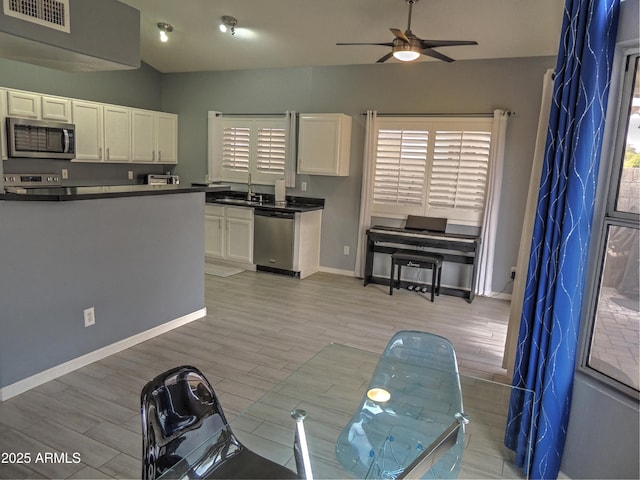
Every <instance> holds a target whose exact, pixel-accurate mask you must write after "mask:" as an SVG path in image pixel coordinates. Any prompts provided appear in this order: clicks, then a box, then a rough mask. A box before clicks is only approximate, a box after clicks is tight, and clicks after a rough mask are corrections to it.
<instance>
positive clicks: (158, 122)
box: [131, 110, 178, 163]
mask: <svg viewBox="0 0 640 480" xmlns="http://www.w3.org/2000/svg"><path fill="white" fill-rule="evenodd" d="M131 122H132V130H131V131H132V155H133V161H134V162H144V163H146V162H149V163H178V116H177V115H175V114H172V113H162V112H152V111H149V110H133V111H132V121H131Z"/></svg>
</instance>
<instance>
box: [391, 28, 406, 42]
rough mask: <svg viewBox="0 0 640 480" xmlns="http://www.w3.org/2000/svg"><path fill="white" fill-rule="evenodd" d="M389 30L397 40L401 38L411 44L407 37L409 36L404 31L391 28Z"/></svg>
mask: <svg viewBox="0 0 640 480" xmlns="http://www.w3.org/2000/svg"><path fill="white" fill-rule="evenodd" d="M389 30H391V33H393V34H394V35H395V36H396V38H399V39H400V40H402V41H403V42H406V43H409V37H407V35H406V34H405V33H404V32H403V31H402V30H400V29H397V28H390V29H389Z"/></svg>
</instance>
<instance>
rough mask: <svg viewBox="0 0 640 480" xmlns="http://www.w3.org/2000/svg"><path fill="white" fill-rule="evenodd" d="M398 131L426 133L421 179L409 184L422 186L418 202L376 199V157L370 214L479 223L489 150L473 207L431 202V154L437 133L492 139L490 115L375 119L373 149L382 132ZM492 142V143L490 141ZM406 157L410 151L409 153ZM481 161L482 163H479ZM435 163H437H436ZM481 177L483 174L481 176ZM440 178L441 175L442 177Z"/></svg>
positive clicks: (487, 179) (432, 165) (432, 156)
mask: <svg viewBox="0 0 640 480" xmlns="http://www.w3.org/2000/svg"><path fill="white" fill-rule="evenodd" d="M388 130H397V131H400V130H401V131H424V132H427V133H426V135H427V142H428V144H427V148H426V157H425V158H424V161H425V164H424V167H423V171H424V178H423V179H420V181H416V182H413V183H414V185H412V187H416V188H422V192H421V201H420V202H419V203H418V202H405V203H403V202H402V201H397V202H396V203H393V202H391V201H389V202H380V201H377V200H376V195H375V191H376V186H379V185H380V183H376V172H377V171H378V165H379V164H378V160H377V158H376V166H374V168H373V172H372V175H373V181H372V182H371V185H372V189H373V191H372V192H370V194H371V198H372V206H371V214H372V215H374V216H379V217H388V218H404V217H406V215H424V216H430V217H444V218H447V219H448V220H449V222H450V223H455V224H459V225H469V226H481V225H482V218H483V212H484V207H485V203H486V192H487V189H488V185H487V182H488V181H489V176H488V171H489V163H490V159H491V150H490V148H489V149H486V155H485V157H486V158H485V160H484V166H483V171H484V174H483V178H482V182H483V183H482V185H481V188H482V194H481V198H477V195H476V198H475V202H474V203H475V205H474V206H473V207H463V206H460V205H457V206H453V207H447V206H442V205H436V204H435V202H430V196H432V195H433V193H434V192H435V181H434V156H436V155H437V151H436V138H437V136H438V134H439V133H440V132H445V131H446V132H479V131H480V132H483V134H484V135H485V136H487V137H488V138H489V142H490V141H491V133H492V130H493V118H492V117H459V118H456V117H441V118H430V117H378V119H377V120H376V151H378V147H379V143H378V139H379V138H380V132H381V131H388ZM489 145H491V143H489ZM408 155H409V157H410V156H411V153H409V154H408ZM459 157H460V158H464V157H465V156H464V155H463V154H460V155H459ZM481 163H482V162H481ZM436 166H437V163H436ZM419 168H420V167H418V166H417V165H415V166H414V169H415V170H416V171H418V169H419ZM464 170H465V172H469V171H470V169H469V167H464ZM481 176H482V175H481ZM441 178H442V177H441ZM461 184H462V182H460V181H457V182H456V185H458V186H459V185H461Z"/></svg>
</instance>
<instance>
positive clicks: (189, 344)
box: [0, 271, 513, 478]
mask: <svg viewBox="0 0 640 480" xmlns="http://www.w3.org/2000/svg"><path fill="white" fill-rule="evenodd" d="M205 284H206V292H205V297H206V305H207V309H208V315H207V317H206V318H204V319H201V320H198V321H195V322H192V323H190V324H188V325H185V326H183V327H181V328H178V329H175V330H173V331H171V332H169V333H166V334H164V335H161V336H159V337H156V338H154V339H152V340H149V341H147V342H144V343H142V344H139V345H137V346H135V347H133V348H130V349H128V350H126V351H123V352H121V353H118V354H116V355H112V356H110V357H108V358H106V359H103V360H101V361H98V362H95V363H93V364H91V365H89V366H87V367H84V368H81V369H79V370H77V371H75V372H72V373H69V374H67V375H65V376H63V377H60V378H58V379H56V380H53V381H51V382H48V383H46V384H44V385H41V386H39V387H37V388H35V389H33V390H30V391H28V392H26V393H24V394H22V395H19V396H17V397H14V398H12V399H10V400H7V401H5V402H3V403H0V453H2V452H6V453H8V452H13V453H19V452H28V453H30V455H31V462H30V463H29V464H26V465H25V464H16V463H0V478H54V477H55V478H109V477H114V478H139V476H140V450H141V433H140V432H141V427H140V414H139V405H140V404H139V402H140V400H139V395H140V391H141V389H142V387H143V385H144V384H145V383H146V382H147V381H148V380H149V379H151V378H152V377H153V376H155V375H156V374H158V373H160V372H162V371H164V370H166V369H168V368H171V367H174V366H176V365H180V364H192V365H194V366H196V367H198V368H200V369H201V370H202V371H203V372H204V373H205V375H206V376H207V378H208V379H209V380H210V382H211V383H212V384H213V385H214V387H215V389H216V392H217V393H218V394H219V396H220V399H221V402H222V404H223V407H224V408H225V412H226V413H227V415H228V416H229V417H233V416H235V415H236V414H237V413H238V412H241V411H243V410H244V409H246V408H247V407H249V406H250V405H251V404H252V403H253V402H255V401H256V400H257V399H259V398H260V397H261V396H262V395H263V394H265V393H266V392H268V391H269V390H270V389H271V388H273V387H274V386H275V385H277V383H278V382H279V381H280V380H282V379H283V378H285V377H286V376H287V375H289V374H290V373H291V372H292V371H293V370H295V369H296V368H298V367H299V366H300V365H301V364H302V363H304V362H305V361H306V360H308V359H310V358H311V357H312V356H313V355H314V354H315V353H317V352H319V351H320V350H321V349H322V348H323V347H324V346H326V345H327V344H329V343H330V342H337V343H342V344H344V345H348V346H353V347H358V348H361V349H364V350H369V351H372V352H376V353H380V352H381V351H382V350H383V348H384V346H385V345H386V343H387V341H388V340H389V338H390V337H391V336H392V335H393V334H394V333H395V332H397V331H398V330H404V329H417V330H425V331H429V332H432V333H436V334H439V335H442V336H444V337H447V338H448V339H449V340H451V341H452V343H453V344H454V345H455V347H456V350H457V354H458V361H459V364H460V369H461V371H462V372H463V373H466V374H469V375H473V376H478V377H481V378H485V379H493V380H497V381H506V382H508V380H509V379H507V378H505V376H504V375H505V371H504V370H503V369H502V368H501V361H502V351H503V347H504V341H505V337H506V328H507V320H508V315H509V304H508V302H505V301H502V300H496V299H489V298H484V297H479V298H478V297H476V300H475V301H474V302H473V303H472V304H469V303H467V302H466V301H465V300H463V299H460V298H454V297H448V296H440V297H437V298H436V301H435V303H431V302H429V301H428V299H427V297H425V296H424V295H419V294H416V293H413V292H408V291H406V290H401V291H397V292H396V293H394V295H393V296H389V295H388V290H387V287H384V286H380V285H369V286H367V287H366V288H364V287H362V282H361V281H360V280H359V279H356V278H351V277H345V276H339V275H332V274H328V273H317V274H315V275H313V276H311V277H309V278H306V279H305V280H302V281H300V280H296V279H291V278H288V277H284V276H278V275H271V274H266V273H256V272H248V271H247V272H242V273H240V274H237V275H234V276H231V277H225V278H223V277H216V276H212V275H206V281H205ZM132 321H133V320H132ZM34 355H37V352H34ZM46 452H55V453H58V454H61V453H62V454H65V453H66V454H68V456H69V458H68V462H66V463H65V462H60V460H61V458H60V457H58V458H57V459H56V460H58V461H56V462H53V463H45V462H36V461H35V460H36V459H37V455H38V454H41V456H42V454H44V453H46ZM75 452H78V453H79V458H80V459H81V462H80V463H74V460H75V458H78V457H75V458H74V457H73V456H72V454H73V453H75ZM41 460H43V458H41ZM511 474H513V473H511ZM511 474H510V473H509V472H506V473H504V475H506V476H509V475H511ZM498 476H499V475H498Z"/></svg>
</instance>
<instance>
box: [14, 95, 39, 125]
mask: <svg viewBox="0 0 640 480" xmlns="http://www.w3.org/2000/svg"><path fill="white" fill-rule="evenodd" d="M41 98H42V96H41V95H39V94H37V93H29V92H18V91H13V90H10V91H9V92H8V93H7V114H8V115H9V116H10V117H20V118H34V119H36V120H38V119H40V118H42V117H41V116H40V115H41V113H40V103H41Z"/></svg>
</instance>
